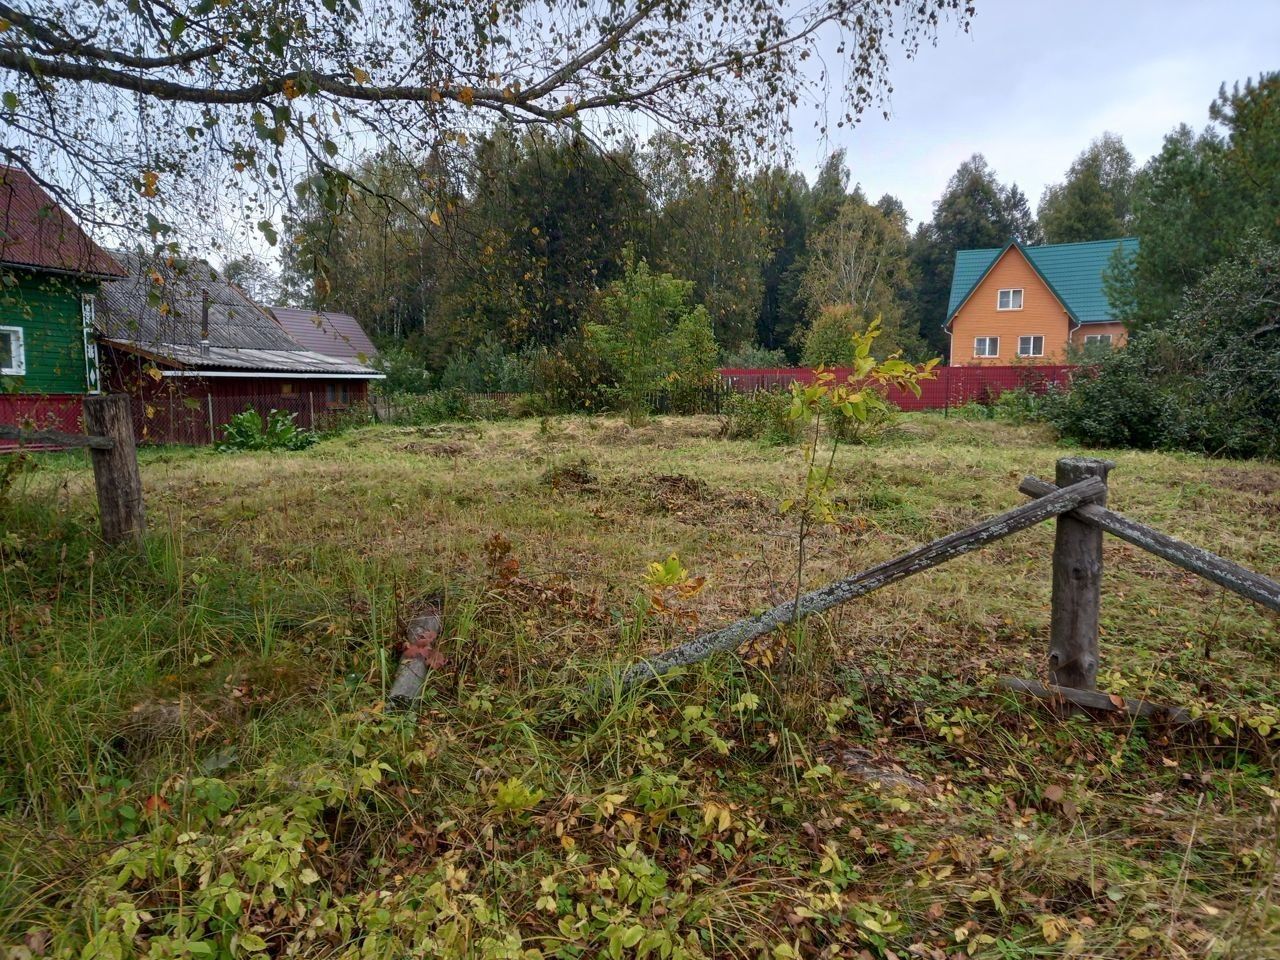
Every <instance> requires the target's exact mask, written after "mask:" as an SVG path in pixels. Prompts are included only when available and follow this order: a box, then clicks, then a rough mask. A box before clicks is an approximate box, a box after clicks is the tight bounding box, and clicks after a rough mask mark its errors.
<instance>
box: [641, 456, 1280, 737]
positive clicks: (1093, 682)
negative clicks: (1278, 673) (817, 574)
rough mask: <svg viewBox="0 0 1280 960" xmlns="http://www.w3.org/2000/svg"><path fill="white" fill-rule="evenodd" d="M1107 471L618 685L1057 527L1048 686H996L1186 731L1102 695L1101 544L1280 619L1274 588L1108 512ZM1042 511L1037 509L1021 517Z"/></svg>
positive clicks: (1076, 465) (733, 628) (1175, 713)
mask: <svg viewBox="0 0 1280 960" xmlns="http://www.w3.org/2000/svg"><path fill="white" fill-rule="evenodd" d="M1112 466H1113V464H1112V463H1111V462H1110V461H1107V460H1095V459H1091V458H1087V457H1064V458H1063V459H1061V460H1059V461H1058V464H1057V481H1058V482H1057V484H1056V485H1055V484H1052V483H1047V482H1046V481H1044V480H1039V479H1037V478H1035V477H1027V478H1026V479H1024V480H1023V481H1022V484H1021V485H1020V486H1019V487H1018V489H1019V490H1020V491H1022V492H1023V493H1025V494H1027V495H1029V496H1032V497H1035V498H1037V499H1034V500H1032V501H1031V503H1030V504H1026V505H1024V506H1022V507H1019V508H1017V509H1015V510H1010V511H1008V512H1007V513H1002V514H1000V515H999V516H997V517H992V518H991V519H990V520H987V521H985V522H983V523H979V524H977V525H975V526H972V527H970V528H969V529H967V530H961V531H959V532H957V533H953V534H950V535H948V536H945V537H943V538H942V539H940V540H934V541H933V542H932V543H927V544H925V545H924V546H922V547H918V548H917V549H915V550H912V551H911V552H910V553H905V554H903V555H902V556H900V557H896V558H895V559H893V560H890V561H888V562H886V563H882V564H880V565H879V566H876V567H872V568H871V569H870V570H864V571H863V572H862V573H859V574H855V575H854V576H852V577H847V578H846V579H844V580H837V581H836V582H835V583H831V584H828V585H827V586H825V587H822V588H821V589H819V590H814V591H813V592H811V593H807V594H805V595H804V596H803V597H801V598H800V601H799V604H798V606H797V605H794V604H791V603H784V604H781V605H780V606H777V607H774V608H773V609H772V610H768V611H766V612H764V613H762V614H759V615H757V616H754V617H748V618H746V619H744V620H739V621H738V622H737V623H732V624H730V625H729V626H727V627H723V628H721V629H720V630H716V631H714V632H712V633H707V634H703V635H702V636H700V637H696V638H694V639H693V640H690V641H689V642H687V643H683V644H681V645H680V646H678V647H675V648H673V649H671V650H667V651H666V652H664V653H661V654H658V655H657V656H656V657H654V658H652V659H651V660H648V661H645V662H643V663H639V664H637V665H635V666H633V667H632V668H631V669H630V670H628V671H627V672H626V673H625V674H624V675H623V683H624V685H627V686H630V685H632V684H635V683H638V682H640V681H642V680H645V679H648V678H649V677H657V676H661V675H662V674H664V673H667V672H668V671H670V670H672V669H674V668H675V667H679V666H686V665H688V664H692V663H697V662H698V661H700V660H704V659H706V658H707V657H709V656H711V655H712V654H713V653H716V652H717V651H730V650H736V649H737V648H738V647H739V646H741V645H742V644H743V643H745V642H747V641H748V640H752V639H754V638H756V637H759V636H762V635H764V634H766V633H768V632H770V631H771V630H774V629H776V628H777V627H780V626H783V625H784V624H787V623H790V622H792V621H794V620H797V619H799V618H800V617H807V616H809V615H810V614H814V613H820V612H821V611H823V610H828V609H830V608H831V607H834V606H836V605H838V604H842V603H847V602H848V601H850V600H853V599H855V598H857V597H861V596H865V595H866V594H868V593H871V592H872V591H873V590H878V589H880V588H881V587H885V586H888V585H889V584H891V583H896V582H897V581H899V580H902V579H904V578H906V577H909V576H911V575H912V574H914V573H919V572H920V571H922V570H928V569H929V568H931V567H935V566H937V565H938V564H940V563H944V562H945V561H947V560H950V559H951V558H953V557H958V556H961V555H963V554H966V553H968V552H970V551H971V550H976V549H978V548H979V547H981V546H984V545H985V544H988V543H991V542H992V541H994V540H999V539H1000V538H1001V537H1007V536H1008V535H1009V534H1011V533H1015V532H1017V531H1018V530H1025V529H1026V528H1027V527H1030V526H1034V525H1035V524H1037V523H1040V522H1041V521H1042V520H1048V519H1050V518H1053V517H1056V518H1057V534H1056V536H1055V539H1054V548H1053V606H1052V617H1051V622H1050V630H1049V634H1050V635H1049V658H1048V674H1049V681H1050V682H1049V683H1048V684H1042V683H1039V682H1037V681H1034V680H1020V679H1016V678H1009V677H1005V678H1002V679H1001V680H1000V685H1001V686H1003V687H1005V688H1006V689H1009V690H1014V691H1017V692H1019V693H1026V694H1031V695H1032V696H1036V697H1041V698H1044V699H1047V700H1050V701H1053V702H1054V703H1066V704H1074V705H1076V706H1082V707H1087V708H1089V709H1092V710H1101V711H1124V712H1126V713H1129V714H1132V715H1134V716H1144V717H1156V716H1159V717H1163V718H1165V719H1168V720H1171V721H1173V722H1189V721H1190V719H1191V714H1190V712H1188V711H1186V710H1183V709H1181V708H1178V707H1164V706H1159V705H1157V704H1152V703H1148V702H1146V701H1144V700H1125V699H1124V698H1122V697H1118V696H1114V695H1111V694H1107V693H1103V692H1100V691H1098V690H1097V689H1096V687H1097V676H1098V613H1099V609H1100V607H1101V594H1102V534H1103V532H1106V533H1111V534H1114V535H1115V536H1117V537H1120V538H1121V539H1122V540H1125V541H1128V542H1129V543H1132V544H1134V545H1136V546H1139V547H1142V548H1143V549H1144V550H1148V551H1150V552H1151V553H1154V554H1155V555H1156V556H1158V557H1163V558H1164V559H1166V560H1169V561H1170V562H1172V563H1175V564H1177V565H1178V566H1180V567H1182V568H1183V569H1184V570H1189V571H1191V572H1192V573H1195V574H1197V575H1198V576H1201V577H1204V578H1205V579H1206V580H1210V581H1212V582H1213V583H1217V584H1219V585H1221V586H1223V587H1226V588H1227V589H1228V590H1232V591H1234V592H1236V593H1238V594H1240V595H1241V596H1242V597H1247V598H1248V599H1250V600H1253V601H1255V602H1257V603H1260V604H1262V605H1263V606H1264V607H1267V608H1268V609H1271V610H1275V611H1277V612H1280V583H1277V582H1276V581H1275V580H1272V579H1271V578H1270V577H1266V576H1263V575H1262V574H1260V573H1255V572H1254V571H1252V570H1247V569H1245V568H1244V567H1242V566H1240V565H1239V564H1237V563H1233V562H1232V561H1230V560H1227V559H1225V558H1223V557H1219V556H1218V555H1217V554H1214V553H1210V552H1209V551H1208V550H1205V549H1203V548H1201V547H1196V546H1192V545H1191V544H1189V543H1183V542H1182V541H1181V540H1178V539H1177V538H1175V537H1171V536H1169V535H1168V534H1166V533H1161V532H1160V531H1159V530H1155V529H1152V528H1151V527H1148V526H1146V525H1145V524H1141V523H1138V522H1136V521H1134V520H1130V519H1128V518H1127V517H1123V516H1121V515H1120V514H1118V513H1114V512H1112V511H1111V510H1108V509H1107V508H1106V507H1105V506H1104V505H1103V504H1105V503H1106V497H1107V481H1106V477H1107V473H1108V471H1109V470H1110V469H1111V467H1112ZM1034 504H1039V505H1040V506H1041V507H1042V508H1043V509H1041V510H1038V511H1028V510H1027V509H1026V508H1027V507H1028V506H1032V505H1034Z"/></svg>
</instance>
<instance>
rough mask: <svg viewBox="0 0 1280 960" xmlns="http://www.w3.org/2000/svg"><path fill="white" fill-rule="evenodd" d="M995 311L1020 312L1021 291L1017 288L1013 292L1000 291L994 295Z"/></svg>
mask: <svg viewBox="0 0 1280 960" xmlns="http://www.w3.org/2000/svg"><path fill="white" fill-rule="evenodd" d="M996 309H997V310H1021V309H1022V289H1021V288H1020V287H1019V288H1017V289H1014V290H1001V291H1000V292H999V293H998V294H997V295H996Z"/></svg>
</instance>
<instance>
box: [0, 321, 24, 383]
mask: <svg viewBox="0 0 1280 960" xmlns="http://www.w3.org/2000/svg"><path fill="white" fill-rule="evenodd" d="M0 334H4V335H6V336H9V337H10V340H9V343H10V344H11V347H10V349H11V350H12V352H13V356H12V358H11V360H10V363H9V366H7V367H0V376H4V377H25V376H26V375H27V346H26V339H25V337H24V335H23V330H22V328H21V327H0Z"/></svg>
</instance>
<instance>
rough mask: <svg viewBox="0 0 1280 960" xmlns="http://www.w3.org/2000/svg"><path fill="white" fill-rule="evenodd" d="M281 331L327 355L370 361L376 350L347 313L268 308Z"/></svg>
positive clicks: (307, 346)
mask: <svg viewBox="0 0 1280 960" xmlns="http://www.w3.org/2000/svg"><path fill="white" fill-rule="evenodd" d="M267 309H269V310H270V311H271V313H272V315H273V316H274V317H275V318H276V322H277V323H279V324H280V326H281V327H283V328H284V332H285V333H287V334H288V335H289V336H290V337H292V338H293V339H294V340H296V341H297V342H298V343H299V344H301V345H302V346H303V347H304V348H306V349H307V350H314V351H315V352H316V353H323V354H325V355H326V356H330V357H344V358H349V359H357V360H359V361H360V362H361V363H365V362H367V361H369V360H372V359H373V358H374V357H375V356H377V353H378V351H377V350H376V349H375V348H374V346H373V344H372V343H371V342H370V341H369V338H368V336H366V335H365V332H364V330H362V329H361V328H360V323H359V322H358V321H357V320H356V318H355V317H353V316H351V314H349V313H334V312H332V311H330V310H303V309H299V308H297V307H268V308H267Z"/></svg>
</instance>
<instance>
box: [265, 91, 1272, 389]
mask: <svg viewBox="0 0 1280 960" xmlns="http://www.w3.org/2000/svg"><path fill="white" fill-rule="evenodd" d="M1277 85H1278V81H1277V78H1276V76H1275V75H1268V76H1264V77H1262V78H1260V79H1259V80H1258V81H1257V82H1249V83H1247V84H1245V85H1244V86H1243V87H1240V86H1237V87H1236V88H1235V89H1227V88H1225V87H1224V88H1223V90H1222V91H1221V92H1220V94H1219V96H1218V98H1217V99H1216V100H1214V101H1213V103H1212V105H1211V108H1210V117H1209V119H1210V124H1209V125H1208V126H1206V127H1205V128H1204V129H1203V131H1201V132H1196V131H1194V130H1193V129H1192V128H1191V127H1189V126H1186V125H1184V126H1182V127H1179V128H1178V129H1177V130H1174V131H1173V132H1171V133H1170V134H1169V135H1168V137H1167V138H1166V141H1165V144H1164V147H1163V149H1162V150H1161V151H1160V152H1159V153H1158V154H1157V155H1156V156H1154V157H1153V158H1151V160H1150V161H1149V162H1148V163H1147V164H1146V165H1145V166H1142V167H1138V166H1136V165H1135V162H1134V158H1133V156H1132V155H1131V154H1130V152H1129V150H1128V149H1127V148H1126V147H1125V145H1124V142H1123V140H1122V138H1121V136H1119V135H1117V134H1114V133H1104V134H1102V135H1101V136H1099V137H1098V138H1097V139H1095V140H1094V141H1093V142H1092V143H1090V144H1088V145H1087V146H1085V148H1084V149H1083V150H1082V152H1081V153H1080V154H1079V156H1077V157H1076V158H1075V159H1074V160H1072V161H1071V162H1070V164H1069V165H1068V166H1067V167H1066V170H1065V172H1064V176H1063V179H1062V180H1061V182H1058V183H1055V184H1051V185H1050V186H1049V187H1047V188H1046V189H1045V191H1044V193H1043V195H1042V196H1041V198H1040V200H1039V204H1038V206H1037V208H1036V209H1035V210H1033V205H1032V203H1031V201H1030V199H1029V198H1028V197H1027V196H1026V194H1025V193H1024V192H1023V191H1022V190H1021V189H1019V187H1018V186H1017V184H1015V183H1012V182H1004V181H1002V179H1001V177H1000V175H999V173H998V172H997V171H996V170H993V169H992V168H991V166H990V165H989V164H988V163H987V161H986V160H985V159H984V157H983V156H982V155H981V154H974V155H973V156H972V157H970V158H969V159H967V160H965V161H964V162H963V163H962V164H960V166H959V168H958V169H957V170H956V171H955V173H954V174H953V176H952V177H951V179H950V181H949V182H948V184H947V186H946V189H945V191H944V192H943V194H942V196H941V197H939V199H938V200H937V201H936V203H935V204H934V209H933V216H932V218H931V219H930V220H928V221H926V222H923V223H919V224H915V225H914V227H913V225H912V224H911V223H910V222H909V219H908V217H907V214H906V211H905V209H904V207H903V205H902V203H901V202H900V201H899V200H898V199H897V198H896V197H894V196H892V195H885V196H882V197H879V198H874V199H873V198H872V197H869V196H867V195H866V194H865V193H864V191H863V189H862V188H861V186H860V185H859V184H858V183H857V177H856V168H857V163H856V158H853V157H850V156H849V155H847V154H846V153H845V152H844V151H840V152H837V153H834V154H832V155H831V156H830V157H829V158H828V159H827V160H826V162H825V163H824V164H823V166H822V167H821V169H820V170H819V171H818V173H817V175H816V176H814V177H813V179H812V182H810V180H809V179H808V178H806V177H805V176H804V175H803V174H801V173H798V172H796V171H794V170H789V169H787V168H785V167H782V166H757V167H755V168H753V169H747V168H745V167H744V166H743V164H742V163H741V162H740V160H739V159H738V155H737V154H735V153H734V152H733V151H732V150H730V149H729V148H728V147H727V146H726V147H725V148H724V149H722V150H719V151H715V150H713V151H711V152H710V155H708V152H707V151H706V150H695V149H694V148H692V147H690V146H688V145H686V144H685V143H684V142H682V141H681V140H680V139H678V138H677V137H675V136H673V135H671V134H666V133H662V134H658V135H656V136H654V137H653V138H651V139H650V140H649V141H647V142H646V143H645V144H643V145H637V144H634V143H624V144H622V145H619V146H614V147H608V148H605V147H601V146H600V145H599V144H597V143H595V142H593V141H592V140H590V139H589V138H588V137H587V136H585V135H583V134H581V133H566V132H558V131H549V130H543V129H538V130H534V131H524V132H522V131H519V130H516V129H513V128H508V127H497V128H495V129H493V130H491V131H490V132H489V133H488V134H487V135H486V136H484V137H483V138H479V139H473V140H471V141H467V140H466V139H465V138H461V139H462V142H460V143H459V144H457V145H456V148H455V149H453V150H452V151H451V152H449V153H448V154H447V155H446V154H444V153H441V152H437V153H434V154H432V155H430V156H425V157H407V156H405V155H404V154H403V153H402V152H394V153H393V152H384V153H379V154H375V155H372V156H369V157H368V158H367V159H365V160H364V161H363V163H362V164H361V165H360V166H359V167H358V168H357V169H352V170H349V171H347V172H348V174H350V176H351V180H350V188H349V189H348V190H347V191H346V192H345V194H342V195H340V196H339V197H338V198H337V199H333V198H331V199H330V201H329V204H328V205H327V206H325V205H321V204H319V203H316V204H314V205H313V206H312V207H311V208H308V209H306V210H304V211H303V212H302V213H301V215H299V216H296V217H295V218H294V219H293V221H291V222H290V224H289V225H288V230H289V233H290V238H289V239H290V240H291V242H289V243H286V244H284V249H285V250H286V251H287V253H286V260H285V264H284V273H283V277H282V283H283V286H284V295H285V296H286V297H288V298H290V299H291V300H293V301H295V302H298V303H302V304H307V305H312V306H316V307H322V306H323V307H328V308H332V309H341V310H345V311H349V312H351V313H353V314H355V315H357V316H358V317H360V318H361V320H362V321H363V322H364V323H365V324H366V326H367V327H368V328H369V330H370V331H371V333H372V334H373V335H374V336H375V338H376V339H378V340H379V342H380V344H381V345H383V346H384V348H386V349H387V350H388V354H389V356H390V357H391V358H393V360H394V359H398V360H400V361H403V362H404V363H406V364H407V365H408V366H409V367H411V368H416V369H418V370H422V369H425V370H426V371H427V374H428V375H427V377H426V378H425V380H424V382H432V381H434V382H439V381H440V379H441V378H442V377H443V378H444V379H445V382H446V384H447V382H448V381H449V380H453V381H456V382H459V383H462V384H465V383H467V382H472V381H474V380H475V377H476V376H477V374H476V373H475V370H474V368H475V366H476V365H477V364H478V363H479V364H482V365H484V367H485V370H486V371H488V372H487V373H483V372H482V373H481V374H479V376H480V378H481V379H482V380H483V381H484V383H485V385H487V386H489V387H496V386H500V385H501V376H500V375H497V374H494V373H493V371H494V370H498V369H500V368H501V367H502V365H503V363H504V362H506V360H507V359H508V358H510V357H514V356H517V355H520V354H521V353H522V352H525V353H527V352H528V351H534V350H542V351H546V350H548V349H553V350H554V351H555V352H556V353H557V355H559V356H565V357H574V356H577V355H579V354H581V353H582V352H583V350H582V344H581V340H582V338H583V337H584V335H585V334H586V331H588V330H589V329H590V328H591V327H592V325H593V324H597V323H598V322H599V321H600V319H601V310H602V296H603V293H604V291H606V290H607V288H608V287H609V285H610V284H611V283H614V282H615V281H619V280H620V279H621V278H623V276H624V273H625V271H626V264H627V262H628V259H629V258H630V259H632V260H638V261H641V262H645V263H647V264H648V266H649V267H651V268H652V270H653V271H654V273H655V275H662V274H670V275H671V276H672V277H673V278H675V279H678V280H681V281H686V282H688V283H689V284H691V285H692V286H691V287H690V291H691V292H690V297H691V299H692V302H694V303H697V304H701V305H703V306H705V308H706V311H707V313H708V314H709V316H710V318H711V323H712V327H713V330H714V336H715V339H716V342H717V344H718V348H719V350H720V359H721V362H722V363H725V364H731V365H742V366H748V365H750V366H759V365H770V364H782V363H790V362H805V363H817V362H821V361H830V360H836V359H839V358H838V357H837V356H833V355H832V352H833V350H838V349H839V344H841V343H843V342H845V340H846V339H847V338H846V337H845V336H844V335H843V334H844V333H845V332H846V330H847V328H850V327H852V328H857V327H860V326H865V324H866V323H868V322H869V321H870V320H871V319H872V318H874V317H880V318H881V320H882V327H883V331H884V333H883V334H882V337H881V347H883V348H887V349H900V350H902V351H903V352H904V355H905V356H907V357H908V358H911V359H923V358H925V357H928V356H933V355H937V354H939V353H941V352H943V351H944V349H945V335H944V333H943V331H942V328H941V324H942V322H943V320H944V319H945V316H944V315H945V310H946V300H947V295H948V290H949V288H950V284H951V272H952V263H953V260H954V254H955V251H956V250H958V249H964V248H972V247H990V246H999V245H1002V244H1004V243H1006V242H1008V241H1009V240H1019V241H1022V242H1025V243H1041V242H1047V243H1065V242H1073V241H1084V240H1100V239H1108V238H1113V237H1119V236H1124V235H1130V234H1132V235H1136V236H1138V237H1139V238H1140V240H1141V254H1140V256H1139V258H1138V260H1137V262H1136V264H1135V265H1134V266H1133V268H1132V269H1131V270H1130V271H1129V272H1128V273H1126V274H1125V275H1117V276H1115V277H1113V278H1112V286H1113V296H1114V297H1115V299H1116V301H1117V303H1118V304H1120V305H1121V307H1122V310H1123V312H1124V314H1125V316H1126V317H1127V318H1129V319H1130V321H1131V323H1132V325H1134V326H1136V327H1141V326H1143V325H1150V324H1153V323H1159V322H1161V320H1162V318H1167V317H1169V316H1171V314H1172V312H1173V310H1174V308H1175V307H1176V306H1177V304H1178V303H1179V301H1180V300H1181V298H1182V297H1183V295H1184V293H1185V291H1186V290H1188V289H1189V288H1190V287H1191V286H1192V285H1194V283H1195V282H1197V281H1198V280H1200V279H1201V278H1203V277H1204V276H1206V275H1207V274H1208V272H1209V271H1210V270H1211V268H1212V267H1213V266H1214V265H1215V264H1216V263H1218V262H1219V261H1221V260H1222V259H1223V258H1224V257H1226V256H1227V255H1228V254H1229V253H1230V252H1231V251H1232V249H1233V248H1234V245H1235V243H1236V241H1237V240H1238V239H1239V238H1240V237H1241V236H1242V235H1243V234H1244V233H1245V232H1247V231H1248V230H1249V229H1251V228H1252V229H1254V230H1260V231H1262V232H1263V233H1264V234H1267V235H1269V236H1270V237H1271V238H1275V236H1276V234H1277V232H1278V230H1280V228H1278V227H1277V219H1276V216H1275V209H1274V207H1275V204H1276V202H1277V200H1276V198H1277V197H1278V196H1280V190H1276V189H1274V186H1275V182H1276V177H1277V171H1278V170H1280V162H1278V161H1277V155H1278V153H1280V147H1278V146H1277V143H1278V142H1280V141H1278V137H1277V129H1276V128H1277V120H1276V101H1277V96H1276V94H1277ZM1264 184H1271V185H1272V189H1263V188H1262V187H1261V186H1260V185H1264ZM451 363H452V364H453V367H454V371H453V373H452V374H450V373H449V368H450V364H451ZM462 368H466V369H462ZM460 370H461V372H459V371H460ZM468 370H469V371H470V372H468Z"/></svg>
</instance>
